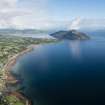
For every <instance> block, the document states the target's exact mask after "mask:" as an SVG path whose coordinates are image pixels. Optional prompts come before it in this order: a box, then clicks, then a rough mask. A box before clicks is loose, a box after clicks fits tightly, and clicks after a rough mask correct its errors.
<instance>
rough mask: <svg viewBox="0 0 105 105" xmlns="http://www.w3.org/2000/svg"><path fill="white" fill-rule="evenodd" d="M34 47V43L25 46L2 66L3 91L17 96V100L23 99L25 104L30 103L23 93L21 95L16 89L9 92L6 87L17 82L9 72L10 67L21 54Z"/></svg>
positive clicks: (28, 104) (29, 104)
mask: <svg viewBox="0 0 105 105" xmlns="http://www.w3.org/2000/svg"><path fill="white" fill-rule="evenodd" d="M34 47H35V45H30V46H28V47H26V49H25V50H23V51H21V52H20V53H18V54H16V55H14V56H13V57H11V58H9V59H8V62H7V63H6V65H5V66H4V68H3V71H4V74H3V77H4V78H3V80H4V88H5V89H4V92H5V91H6V92H5V93H7V94H8V95H12V96H15V97H16V98H18V99H19V100H22V101H25V105H31V101H30V100H28V99H27V98H26V97H25V96H24V95H22V94H21V93H19V92H17V91H13V92H11V91H10V90H9V89H8V86H7V84H12V85H13V84H17V83H18V82H19V80H16V78H15V77H13V76H12V74H11V73H10V71H11V68H12V67H13V66H14V65H15V64H16V62H17V59H18V58H19V57H21V56H23V55H24V54H27V53H28V52H30V51H32V50H33V48H34Z"/></svg>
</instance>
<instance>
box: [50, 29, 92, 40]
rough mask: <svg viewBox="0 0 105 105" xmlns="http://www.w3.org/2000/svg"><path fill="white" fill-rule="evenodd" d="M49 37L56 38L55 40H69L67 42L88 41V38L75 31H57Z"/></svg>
mask: <svg viewBox="0 0 105 105" xmlns="http://www.w3.org/2000/svg"><path fill="white" fill-rule="evenodd" d="M50 35H51V36H53V37H55V38H57V39H69V40H86V39H90V37H89V36H87V35H86V34H85V33H82V32H78V31H77V30H70V31H58V32H55V33H53V34H50Z"/></svg>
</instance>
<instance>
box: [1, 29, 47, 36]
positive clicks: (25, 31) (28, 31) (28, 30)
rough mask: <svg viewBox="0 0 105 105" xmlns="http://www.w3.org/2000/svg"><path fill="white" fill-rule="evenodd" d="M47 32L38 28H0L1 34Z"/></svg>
mask: <svg viewBox="0 0 105 105" xmlns="http://www.w3.org/2000/svg"><path fill="white" fill-rule="evenodd" d="M39 33H46V31H44V30H36V29H23V30H20V29H0V35H13V34H39Z"/></svg>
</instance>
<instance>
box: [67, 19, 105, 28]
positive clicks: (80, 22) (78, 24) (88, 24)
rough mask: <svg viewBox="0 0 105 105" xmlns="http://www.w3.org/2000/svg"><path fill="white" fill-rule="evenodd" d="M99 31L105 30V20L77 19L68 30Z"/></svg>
mask: <svg viewBox="0 0 105 105" xmlns="http://www.w3.org/2000/svg"><path fill="white" fill-rule="evenodd" d="M86 28H87V29H98V28H105V19H104V18H103V19H85V18H84V19H82V18H76V19H74V20H73V21H72V22H71V23H70V24H69V25H68V29H86Z"/></svg>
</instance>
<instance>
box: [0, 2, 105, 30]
mask: <svg viewBox="0 0 105 105" xmlns="http://www.w3.org/2000/svg"><path fill="white" fill-rule="evenodd" d="M104 11H105V0H0V28H36V29H47V28H53V27H57V26H61V25H62V26H63V25H64V24H66V25H67V27H68V28H72V27H73V28H79V27H80V26H86V25H87V24H89V25H91V26H97V25H99V26H100V25H102V26H105V13H104Z"/></svg>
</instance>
